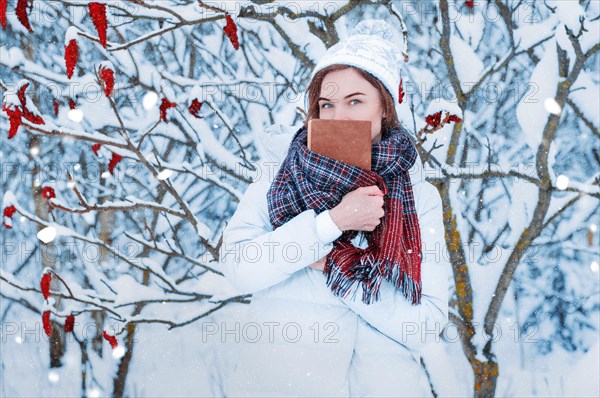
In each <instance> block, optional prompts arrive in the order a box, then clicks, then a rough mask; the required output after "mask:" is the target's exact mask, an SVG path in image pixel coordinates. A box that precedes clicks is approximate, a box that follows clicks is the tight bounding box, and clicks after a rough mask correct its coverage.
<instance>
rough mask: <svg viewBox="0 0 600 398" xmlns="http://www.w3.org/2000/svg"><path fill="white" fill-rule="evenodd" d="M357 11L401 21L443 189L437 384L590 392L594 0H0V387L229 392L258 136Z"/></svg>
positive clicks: (458, 391)
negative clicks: (230, 259) (438, 121)
mask: <svg viewBox="0 0 600 398" xmlns="http://www.w3.org/2000/svg"><path fill="white" fill-rule="evenodd" d="M4 7H5V9H4ZM226 16H227V18H226ZM365 18H380V19H384V20H386V21H387V22H388V23H390V24H391V25H392V26H394V27H395V28H396V29H397V32H396V33H397V34H399V35H400V34H402V23H401V18H403V20H404V22H405V24H406V27H407V30H408V41H409V56H410V60H409V62H408V63H407V64H406V65H404V66H403V67H402V71H401V72H402V75H403V90H404V93H405V97H404V101H403V103H402V104H399V105H398V106H397V111H398V114H399V116H400V118H401V122H402V123H403V124H404V125H405V126H407V127H408V128H409V130H411V131H412V133H413V134H414V135H415V138H416V139H417V142H419V146H418V148H419V152H420V155H421V159H422V160H423V161H424V167H425V169H426V172H427V179H428V180H429V181H430V182H432V183H433V184H435V186H436V187H437V188H438V190H439V191H440V194H441V196H442V200H443V202H444V209H445V224H446V225H445V227H446V239H447V243H448V248H449V250H448V252H444V253H438V254H439V255H444V256H449V258H450V260H451V262H452V265H453V278H452V280H451V281H450V283H451V303H450V305H451V310H450V312H451V314H450V320H451V324H449V325H448V327H447V328H446V330H445V331H444V333H443V334H442V336H441V337H440V341H439V343H438V344H432V345H430V346H429V347H428V348H427V351H425V352H424V353H423V363H422V365H423V374H424V375H426V380H428V382H429V386H428V387H429V390H431V396H456V397H463V396H472V395H473V394H474V392H478V393H480V394H485V393H486V392H488V393H489V392H491V393H495V395H496V396H503V397H516V396H519V397H522V396H544V397H547V396H599V395H600V381H599V376H598V375H599V374H600V369H599V368H598V367H599V365H598V364H599V363H600V353H599V327H600V325H599V316H598V315H599V309H600V300H599V291H600V282H599V268H600V266H599V262H600V258H599V246H600V244H599V239H598V233H599V232H598V225H599V224H600V211H599V206H600V201H599V199H600V190H599V188H598V187H599V183H600V152H599V148H600V145H599V143H600V133H599V130H598V129H599V126H600V120H599V112H598V109H600V98H599V97H600V90H599V84H600V62H599V61H600V51H599V50H600V30H599V29H600V27H599V25H600V1H598V0H581V1H575V0H568V1H567V0H564V1H556V0H546V1H533V0H530V1H523V0H520V1H517V0H496V1H449V0H440V1H437V0H436V1H433V0H432V1H419V2H417V1H404V0H398V1H390V0H382V1H376V0H373V1H310V0H308V1H295V2H294V1H264V0H263V1H258V0H255V1H239V2H238V1H214V2H204V4H203V3H202V2H198V1H195V2H194V1H183V0H181V1H178V0H172V1H167V0H161V1H159V0H152V1H151V0H146V1H106V2H105V1H100V2H96V3H91V4H89V2H87V1H78V0H71V1H43V2H42V1H36V0H34V1H31V0H8V1H0V22H2V30H0V35H1V36H0V37H1V40H0V89H1V90H2V102H3V111H2V112H0V126H1V127H0V142H1V149H0V167H1V170H0V174H1V176H2V179H1V195H0V199H1V200H2V203H1V207H2V210H3V223H4V226H3V227H1V230H0V239H1V242H2V244H1V248H0V250H1V253H0V255H1V268H0V317H1V329H0V332H1V333H0V337H1V344H0V360H1V363H0V366H1V368H0V396H6V397H13V396H44V397H45V396H48V397H49V396H90V397H94V396H112V395H117V396H124V395H125V396H132V397H135V396H219V395H222V391H223V390H222V387H223V382H222V378H223V377H227V372H228V371H229V369H231V363H230V362H231V361H230V358H231V355H229V354H230V353H233V352H235V350H236V344H235V342H232V341H231V339H224V338H221V334H220V333H221V332H222V330H220V329H219V328H220V322H222V321H223V320H232V319H234V320H235V319H237V318H238V317H240V316H241V314H242V313H243V311H244V307H245V306H247V303H248V302H249V300H250V299H251V297H240V296H237V295H236V293H235V291H233V290H232V288H231V287H230V286H229V285H228V284H227V283H226V281H224V280H223V278H222V277H221V276H220V272H219V270H218V264H217V256H218V248H219V242H220V237H221V232H222V230H223V228H224V226H225V224H226V222H227V220H228V218H229V217H230V216H231V215H232V214H233V212H234V211H235V209H236V206H237V202H238V200H239V198H240V197H241V195H242V194H243V193H244V191H245V188H246V187H247V186H248V184H249V183H250V182H251V181H252V180H255V179H257V178H261V176H260V174H259V173H258V171H259V170H260V169H258V168H257V166H256V165H257V163H258V162H259V161H260V157H259V156H260V152H259V151H258V149H259V148H257V137H258V136H259V134H260V132H262V131H264V129H265V128H266V127H268V126H269V125H271V124H274V123H280V124H283V125H288V126H292V125H298V124H300V123H302V122H303V118H304V115H303V110H304V109H303V108H304V96H303V92H304V90H305V89H306V87H307V85H308V80H307V79H308V76H309V75H310V72H311V70H312V68H313V67H314V65H315V63H316V61H317V60H318V59H319V57H320V56H322V55H323V53H324V52H325V51H326V49H327V48H328V47H330V46H331V45H333V44H335V43H336V42H337V41H338V40H339V39H341V38H344V37H346V36H347V35H348V34H350V33H351V31H352V27H353V26H355V25H356V23H357V22H358V21H360V20H362V19H365ZM113 80H114V86H113ZM438 111H445V112H449V113H452V114H455V115H457V116H459V117H460V118H461V119H462V122H461V123H458V124H448V125H446V126H444V127H443V128H441V129H440V130H438V131H436V132H435V133H434V134H431V135H425V136H424V135H422V134H419V132H420V131H422V130H423V128H424V127H425V126H426V117H427V116H429V115H432V114H435V113H436V112H438ZM9 137H10V138H9ZM423 138H425V140H422V139H423ZM7 209H8V210H7ZM449 232H450V233H449ZM43 275H49V276H46V277H44V276H43ZM43 279H45V280H46V281H47V282H49V284H48V287H47V288H45V287H42V285H43V284H41V281H42V280H43ZM44 295H46V296H47V299H45V297H44ZM43 314H46V315H45V316H44V315H43ZM72 317H74V318H72ZM44 318H45V321H44V320H43V319H44ZM70 322H73V325H72V329H73V330H72V332H68V331H65V326H67V329H69V327H70V326H69V323H70ZM215 330H216V332H215ZM50 331H51V333H49V332H50ZM48 334H51V336H50V337H48ZM103 335H104V336H103ZM113 338H115V339H116V341H115V342H113V344H112V345H111V340H112V339H113ZM113 346H114V348H113Z"/></svg>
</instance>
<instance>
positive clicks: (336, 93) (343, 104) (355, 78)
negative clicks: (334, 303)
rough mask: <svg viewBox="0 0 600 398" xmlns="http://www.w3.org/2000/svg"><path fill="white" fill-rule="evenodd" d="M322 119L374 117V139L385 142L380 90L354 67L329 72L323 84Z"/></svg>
mask: <svg viewBox="0 0 600 398" xmlns="http://www.w3.org/2000/svg"><path fill="white" fill-rule="evenodd" d="M318 101H319V118H320V119H327V120H332V119H333V120H370V121H371V140H372V141H373V142H374V143H377V142H379V141H381V119H382V118H383V116H384V115H383V104H382V103H381V99H380V98H379V91H377V89H376V88H375V87H373V86H372V85H371V83H369V82H368V81H367V80H365V79H364V78H363V77H362V76H361V75H360V73H358V72H357V71H356V70H355V69H354V68H347V69H342V70H337V71H333V72H330V73H328V74H327V75H326V76H325V78H324V79H323V83H322V84H321V93H320V95H319V100H318Z"/></svg>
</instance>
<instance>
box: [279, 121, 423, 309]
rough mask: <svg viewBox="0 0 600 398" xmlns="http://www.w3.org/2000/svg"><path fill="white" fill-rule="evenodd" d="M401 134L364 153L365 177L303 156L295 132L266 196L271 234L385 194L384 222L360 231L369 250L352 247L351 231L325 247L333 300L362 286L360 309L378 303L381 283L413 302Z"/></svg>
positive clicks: (410, 217) (410, 218) (415, 258)
mask: <svg viewBox="0 0 600 398" xmlns="http://www.w3.org/2000/svg"><path fill="white" fill-rule="evenodd" d="M409 134H410V133H409V132H408V131H406V129H404V128H403V127H398V128H394V129H392V130H390V131H389V132H387V134H383V137H382V140H381V141H380V142H378V143H374V144H373V145H372V160H371V164H372V166H371V171H369V170H364V169H361V168H359V167H356V166H351V165H348V164H346V163H344V162H340V161H337V160H334V159H331V158H329V157H326V156H323V155H321V154H318V153H316V152H313V151H311V150H309V149H308V147H307V146H306V143H307V135H308V132H307V130H306V128H305V127H302V128H300V129H299V130H298V131H297V132H296V133H295V135H294V138H293V139H292V142H291V144H290V148H289V150H288V154H287V156H286V158H285V160H284V161H283V164H282V165H281V168H280V169H279V171H278V173H277V175H276V176H275V178H274V180H273V182H272V184H271V187H270V189H269V191H268V193H267V202H268V208H269V218H270V221H271V224H272V225H273V228H277V227H279V226H281V225H282V224H285V223H286V222H287V221H289V220H290V219H292V218H293V217H295V216H296V215H298V214H299V213H301V212H303V211H305V210H308V209H314V210H315V212H316V213H317V214H319V213H320V212H322V211H325V210H327V209H331V208H333V207H335V206H336V205H337V204H338V203H339V202H340V201H341V200H342V197H343V196H344V195H345V194H347V193H348V192H350V191H353V190H355V189H357V188H359V187H366V186H371V185H377V186H378V187H379V189H381V191H382V192H383V193H384V194H385V196H384V207H383V210H384V212H385V215H384V216H383V218H382V219H381V223H380V224H379V225H378V226H377V227H376V228H375V230H374V231H365V232H364V234H365V237H366V238H367V242H368V243H369V246H368V247H367V248H365V249H359V248H357V247H355V246H354V245H353V244H352V243H351V240H352V239H353V238H354V237H355V236H356V235H357V234H358V231H345V232H344V233H343V234H342V235H341V236H340V237H339V238H338V239H336V240H335V241H334V243H333V249H332V251H331V252H330V253H329V254H328V255H327V261H326V262H325V268H324V270H323V272H324V273H325V274H326V276H327V282H326V283H327V286H329V287H330V288H331V290H332V292H333V294H335V295H336V296H338V297H347V295H348V293H350V292H351V291H354V293H353V296H354V295H355V294H356V290H357V289H358V287H359V286H362V293H363V294H362V301H363V302H364V303H366V304H370V303H372V302H373V301H377V300H379V288H380V285H381V283H382V281H384V280H386V281H388V282H390V283H392V284H393V285H394V286H395V287H396V288H397V289H399V290H400V291H401V292H402V293H403V295H404V297H406V298H407V299H408V300H409V301H410V302H411V303H412V304H419V303H420V302H421V255H422V253H421V232H420V228H419V222H418V218H417V211H416V208H415V201H414V195H413V190H412V184H411V181H410V176H409V173H408V170H409V169H410V167H411V166H412V165H413V164H414V163H415V161H416V159H417V150H416V148H415V146H414V144H413V142H412V141H411V139H410V137H409Z"/></svg>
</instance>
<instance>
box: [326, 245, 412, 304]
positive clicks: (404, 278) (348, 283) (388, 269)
mask: <svg viewBox="0 0 600 398" xmlns="http://www.w3.org/2000/svg"><path fill="white" fill-rule="evenodd" d="M329 267H330V268H329V269H330V270H331V271H330V272H328V273H327V280H326V284H327V286H328V287H329V288H330V289H331V291H332V292H333V294H334V295H336V296H338V297H342V298H346V297H347V296H348V294H349V293H352V300H354V299H355V297H356V293H357V292H358V290H359V289H360V287H362V299H361V300H362V302H363V303H365V304H367V305H369V304H372V303H373V302H374V301H378V300H379V291H380V287H381V283H382V281H383V280H386V281H388V282H390V283H391V284H392V285H393V286H394V287H396V288H398V289H399V290H400V291H401V292H402V294H403V295H404V297H405V298H406V299H407V300H408V301H409V302H410V303H412V304H413V305H418V304H420V303H421V288H422V286H421V283H419V282H417V281H416V280H415V279H414V278H412V277H411V276H410V275H409V274H408V273H407V272H402V271H401V270H400V267H399V264H397V263H395V262H394V261H392V260H385V259H384V260H378V261H373V256H372V255H371V254H368V255H366V256H363V257H361V259H360V262H359V263H357V264H355V265H353V266H352V267H350V269H349V270H348V272H344V271H343V270H342V269H341V268H340V267H338V266H337V265H336V264H335V261H334V260H333V259H332V260H331V264H329ZM348 273H350V275H349V274H348Z"/></svg>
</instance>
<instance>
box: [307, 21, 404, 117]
mask: <svg viewBox="0 0 600 398" xmlns="http://www.w3.org/2000/svg"><path fill="white" fill-rule="evenodd" d="M400 24H401V26H400V28H401V30H402V37H401V38H398V37H397V36H398V35H397V34H394V32H395V29H394V28H393V27H392V26H390V25H389V24H388V23H386V22H385V21H383V20H379V19H365V20H363V21H361V22H359V23H358V25H356V28H355V29H354V32H353V34H352V35H351V36H349V37H347V38H346V39H343V40H340V41H339V42H338V43H336V44H335V45H333V46H331V47H330V48H329V49H328V50H327V52H326V53H325V55H324V56H323V57H321V59H320V60H319V62H317V65H316V66H315V68H314V70H313V71H312V73H311V76H310V80H311V81H312V79H313V78H314V76H315V75H316V74H317V72H318V71H320V70H322V69H324V68H326V67H328V66H330V65H334V64H343V65H350V66H354V67H357V68H359V69H362V70H364V71H367V72H369V73H370V74H372V75H373V76H375V77H376V78H377V79H379V80H380V81H381V82H382V83H383V85H384V86H385V88H386V89H387V90H388V91H389V93H390V95H391V96H392V98H393V100H394V104H397V103H398V87H399V86H400V70H401V68H402V65H403V64H404V63H405V62H408V53H407V50H408V43H407V30H406V26H405V25H404V22H403V21H401V22H400ZM305 109H306V110H308V96H306V98H305Z"/></svg>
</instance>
